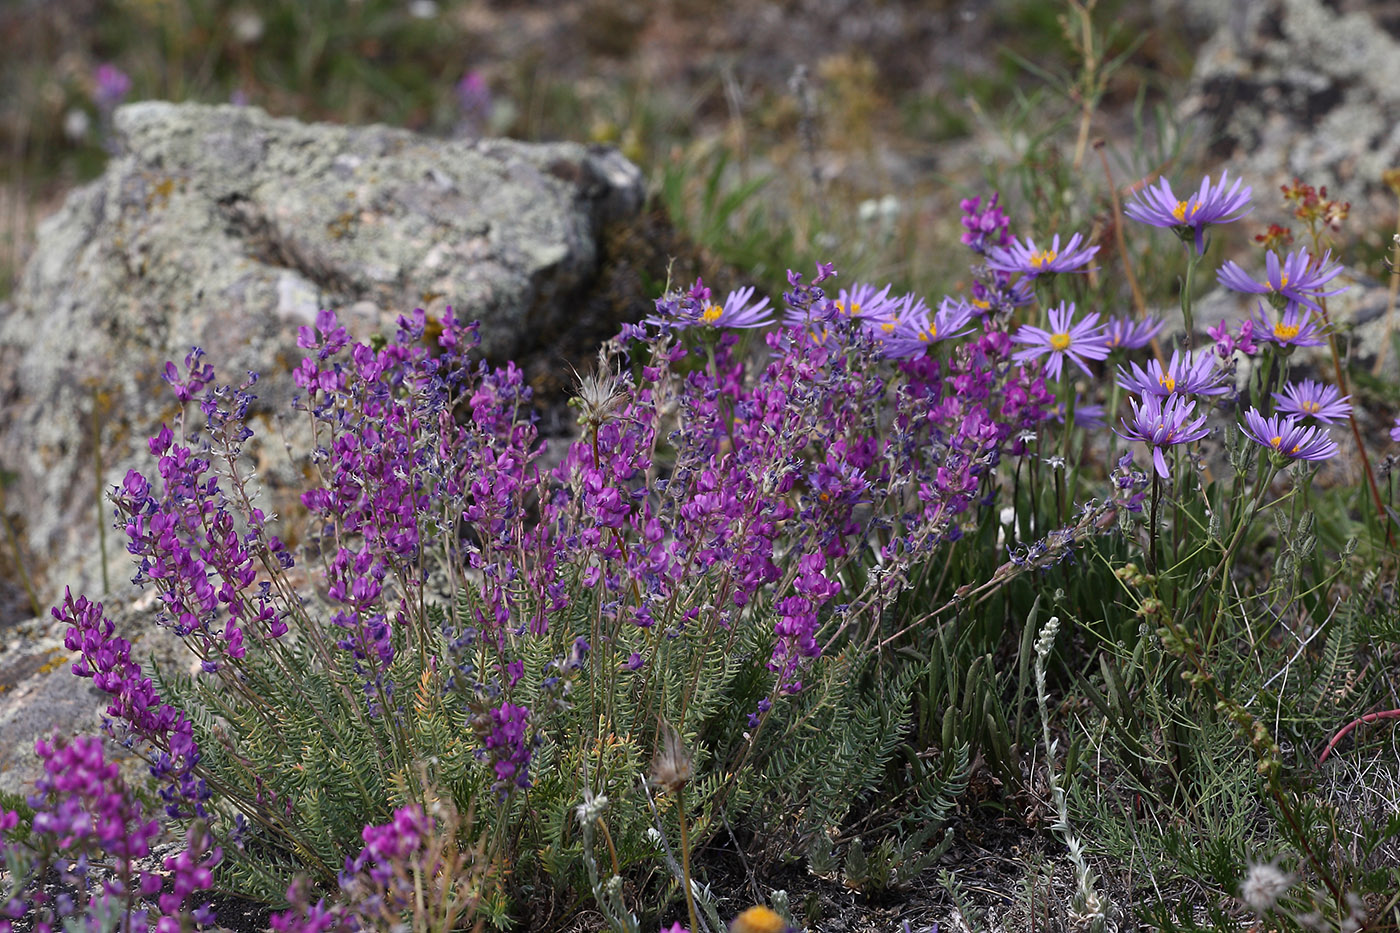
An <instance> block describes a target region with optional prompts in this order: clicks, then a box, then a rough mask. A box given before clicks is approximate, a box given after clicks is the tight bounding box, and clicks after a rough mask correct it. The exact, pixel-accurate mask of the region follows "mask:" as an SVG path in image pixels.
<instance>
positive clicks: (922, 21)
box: [0, 0, 1199, 298]
mask: <svg viewBox="0 0 1400 933" xmlns="http://www.w3.org/2000/svg"><path fill="white" fill-rule="evenodd" d="M1080 6H1088V7H1090V8H1093V9H1092V13H1093V21H1094V23H1095V30H1094V34H1093V36H1092V37H1091V38H1092V41H1093V43H1094V44H1093V47H1092V48H1090V49H1088V52H1089V54H1087V55H1086V49H1085V47H1084V43H1083V38H1084V35H1085V34H1084V33H1083V31H1082V30H1081V29H1080V28H1079V25H1080V24H1079V22H1078V19H1077V18H1076V17H1075V16H1074V15H1073V13H1074V11H1075V10H1076V9H1077V8H1079V7H1080ZM1152 7H1153V5H1149V4H1139V3H1131V2H1127V0H1100V2H1098V3H1088V4H1080V3H1070V4H1067V5H1063V6H1062V5H1060V4H1054V3H1045V2H1043V0H994V2H976V0H968V2H951V0H933V2H928V0H924V2H919V0H890V2H882V3H873V4H872V3H854V2H828V0H782V2H780V0H727V2H709V0H706V2H698V0H663V2H648V0H563V2H530V0H513V2H512V0H494V2H491V0H47V2H45V0H10V2H8V3H6V4H3V5H0V46H3V48H4V49H5V50H6V54H5V55H4V56H2V57H0V89H3V93H0V298H3V297H4V296H6V295H8V294H9V293H10V291H11V290H12V289H13V287H14V283H15V280H16V277H17V275H18V274H19V270H20V269H21V267H22V263H23V261H24V259H25V257H26V254H27V250H28V249H29V248H30V244H31V243H32V239H33V230H34V224H35V222H36V220H37V219H38V218H40V217H42V216H43V215H45V214H47V213H49V212H51V211H52V210H54V209H55V208H56V206H57V205H58V203H60V201H61V198H62V196H63V194H64V192H65V191H66V190H67V189H69V188H70V187H72V186H74V185H76V184H80V183H82V182H84V181H86V180H89V179H91V178H93V177H95V176H96V175H98V174H99V173H100V172H101V170H102V166H103V164H104V162H105V160H106V159H107V158H108V156H109V154H110V153H111V151H112V147H113V141H112V138H111V126H110V123H111V111H112V109H113V107H114V106H115V104H116V103H117V101H118V100H126V101H133V100H142V99H151V98H159V99H166V100H190V101H201V102H206V103H225V102H234V103H246V104H250V105H254V106H258V107H262V108H264V109H266V110H267V111H268V112H270V113H272V114H274V115H279V116H288V117H295V118H297V119H300V120H307V121H311V120H320V121H332V122H341V123H352V124H353V123H368V122H383V123H388V124H392V125H396V126H403V127H407V128H409V129H412V130H415V131H418V132H422V133H427V134H431V135H437V136H442V137H464V136H473V135H505V136H511V137H515V138H518V139H525V140H560V139H563V140H576V141H584V142H598V143H606V144H611V145H616V146H618V147H619V148H621V149H622V151H623V152H625V153H626V154H627V155H628V156H629V157H630V158H631V159H633V160H634V161H636V162H637V163H638V164H639V165H640V166H641V167H642V168H643V169H644V170H645V171H646V172H647V175H648V178H649V179H651V181H652V184H653V190H654V191H655V193H656V195H657V197H658V198H659V199H660V201H661V203H662V204H663V205H664V207H666V208H667V209H668V210H669V212H670V214H671V216H672V218H673V219H674V221H675V223H676V224H677V226H679V227H680V228H681V229H682V231H683V232H685V233H687V234H689V235H690V236H691V237H692V238H694V239H695V240H697V241H698V242H699V244H700V245H701V246H703V247H706V248H707V249H709V250H710V251H711V252H712V253H713V254H714V256H715V258H716V259H718V260H722V261H724V262H727V263H729V264H731V265H733V266H735V267H736V268H737V269H738V270H740V271H741V272H742V273H743V274H747V275H749V276H752V277H753V278H755V279H756V280H758V281H760V282H761V283H764V284H768V285H770V286H778V285H780V283H781V281H782V275H783V272H784V269H785V268H786V267H788V266H798V264H800V263H809V262H810V261H811V260H812V259H814V258H817V257H818V256H820V257H821V258H830V259H834V260H836V261H838V262H839V263H840V264H841V269H842V271H843V273H846V274H847V275H856V276H862V277H870V278H877V277H878V278H882V279H893V280H894V281H896V283H898V284H899V285H900V286H902V287H910V288H914V287H922V288H929V287H931V286H935V285H941V286H943V287H947V286H948V284H949V280H950V277H956V276H957V275H958V274H959V273H960V272H964V273H965V271H966V263H965V259H964V257H963V256H962V255H961V254H960V253H958V252H957V251H954V250H946V249H943V248H942V247H943V246H945V245H947V244H949V243H951V242H954V241H955V240H956V237H957V235H958V233H959V232H960V230H959V227H958V225H957V223H956V216H957V214H956V205H957V201H958V199H959V198H961V197H964V196H967V195H968V194H971V193H976V192H977V191H979V190H981V188H982V185H981V181H982V179H984V178H985V176H986V175H987V174H988V173H989V172H990V171H991V170H992V169H993V167H998V166H999V167H1005V166H1007V165H1020V166H1021V167H1023V168H1024V169H1026V171H1027V172H1028V175H1027V178H1032V177H1034V176H1036V175H1039V176H1040V177H1042V178H1045V177H1050V176H1053V175H1055V174H1059V173H1060V172H1061V171H1062V167H1059V166H1057V165H1056V164H1055V163H1056V162H1057V161H1058V160H1059V156H1058V155H1057V153H1056V152H1055V151H1054V150H1052V149H1051V148H1050V147H1048V146H1045V145H1043V143H1044V140H1046V139H1047V138H1049V137H1050V136H1051V135H1052V134H1053V133H1054V132H1056V131H1057V130H1059V129H1062V128H1063V124H1064V122H1065V121H1076V120H1077V119H1078V117H1079V116H1080V114H1081V113H1082V112H1083V110H1084V102H1085V100H1086V99H1087V100H1089V102H1090V104H1091V105H1092V109H1093V110H1094V124H1093V126H1092V132H1093V134H1094V135H1095V136H1097V135H1115V136H1121V135H1123V134H1127V135H1128V136H1129V137H1132V136H1133V134H1134V133H1138V134H1139V135H1140V134H1141V132H1142V130H1143V128H1144V126H1147V125H1148V124H1149V123H1150V121H1147V120H1146V118H1145V115H1147V114H1150V112H1151V110H1152V108H1153V107H1154V106H1156V105H1159V104H1162V103H1164V102H1168V96H1167V95H1168V89H1169V88H1172V87H1173V86H1175V87H1176V88H1180V87H1181V86H1182V84H1183V80H1182V79H1183V78H1184V77H1185V76H1186V75H1187V74H1188V73H1189V70H1190V67H1191V52H1192V48H1193V43H1194V41H1195V40H1196V39H1197V38H1199V37H1193V36H1191V35H1189V34H1188V33H1186V32H1185V31H1184V30H1182V29H1180V28H1179V27H1173V29H1176V30H1177V31H1172V29H1162V28H1158V27H1156V26H1154V25H1153V24H1154V23H1160V22H1162V20H1161V19H1160V18H1156V19H1154V13H1155V12H1156V11H1154V9H1153V8H1152ZM1067 14H1068V15H1067ZM1115 59H1118V61H1117V62H1115ZM123 79H125V80H123ZM1135 117H1136V119H1137V121H1138V124H1139V125H1138V126H1137V127H1136V129H1135V127H1134V123H1133V121H1134V118H1135ZM1160 129H1161V127H1158V128H1157V129H1156V130H1153V129H1151V128H1150V127H1149V128H1148V132H1150V133H1152V134H1153V135H1154V137H1155V139H1154V142H1155V143H1157V144H1160V143H1162V142H1164V141H1165V142H1167V143H1169V144H1174V143H1175V138H1174V137H1173V138H1172V139H1167V140H1163V139H1162V138H1161V137H1162V136H1163V134H1162V133H1160V132H1159V130H1160ZM1073 135H1074V134H1073V127H1071V132H1070V138H1073ZM1165 135H1168V136H1172V134H1171V133H1170V132H1168V133H1167V134H1165ZM1090 168H1093V170H1094V173H1095V174H1097V171H1098V170H1097V168H1096V167H1095V166H1093V165H1092V164H1091V165H1090ZM1119 181H1120V183H1121V181H1122V180H1121V179H1120V180H1119ZM1041 187H1044V190H1050V188H1049V187H1047V186H1041V185H1039V183H1036V182H1030V183H1029V185H1028V187H1027V189H1026V191H1025V192H1024V193H1025V194H1026V195H1027V196H1028V197H1029V198H1030V200H1031V201H1032V202H1034V199H1035V194H1036V191H1037V190H1039V189H1040V188H1041ZM1033 206H1036V207H1037V208H1038V209H1047V210H1049V211H1051V213H1054V212H1056V211H1058V210H1061V209H1063V205H1053V204H1052V205H1047V204H1040V205H1033ZM1091 209H1092V206H1091Z"/></svg>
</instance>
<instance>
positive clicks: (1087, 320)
mask: <svg viewBox="0 0 1400 933" xmlns="http://www.w3.org/2000/svg"><path fill="white" fill-rule="evenodd" d="M1073 319H1074V302H1072V301H1071V302H1069V303H1068V304H1066V303H1064V302H1061V303H1060V305H1059V307H1056V308H1051V309H1050V329H1049V330H1042V329H1040V328H1039V327H1032V326H1030V325H1029V324H1025V325H1022V326H1021V328H1020V329H1019V330H1018V331H1016V333H1015V334H1013V335H1012V337H1011V339H1012V340H1013V341H1014V342H1016V343H1025V344H1029V345H1030V346H1029V348H1028V349H1025V350H1017V351H1016V352H1015V353H1014V354H1012V358H1013V359H1016V360H1020V361H1022V362H1024V361H1026V360H1033V359H1035V358H1036V357H1038V356H1044V355H1045V354H1047V353H1048V354H1050V359H1049V360H1048V361H1047V362H1046V364H1045V370H1046V372H1048V373H1049V374H1050V375H1051V376H1052V377H1054V378H1056V379H1058V378H1059V377H1060V373H1061V371H1062V370H1063V369H1064V365H1065V358H1066V357H1068V358H1069V359H1071V360H1073V361H1074V363H1075V365H1076V366H1078V367H1079V368H1080V369H1082V370H1083V371H1084V373H1085V375H1093V374H1092V373H1090V372H1089V366H1088V364H1087V363H1086V362H1085V360H1101V359H1104V358H1106V357H1107V356H1108V347H1107V346H1106V345H1105V343H1104V339H1103V326H1102V325H1101V324H1099V323H1098V320H1099V315H1098V313H1097V312H1091V313H1089V314H1086V315H1085V316H1084V320H1082V321H1080V322H1079V323H1078V324H1075V323H1074V322H1073Z"/></svg>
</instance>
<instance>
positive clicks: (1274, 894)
mask: <svg viewBox="0 0 1400 933" xmlns="http://www.w3.org/2000/svg"><path fill="white" fill-rule="evenodd" d="M1291 884H1293V876H1292V875H1290V874H1287V873H1285V872H1283V871H1282V870H1280V869H1279V867H1278V866H1277V865H1275V864H1274V863H1273V862H1266V863H1264V864H1262V865H1250V866H1249V872H1248V873H1247V874H1246V875H1245V876H1244V881H1242V882H1240V900H1242V901H1244V902H1245V904H1247V905H1248V906H1249V907H1250V908H1252V909H1253V910H1254V911H1255V912H1257V913H1261V914H1262V913H1263V912H1264V911H1266V910H1272V909H1273V907H1274V905H1275V904H1277V903H1278V899H1279V898H1280V897H1282V896H1283V894H1284V892H1285V891H1287V890H1288V888H1289V886H1290V885H1291Z"/></svg>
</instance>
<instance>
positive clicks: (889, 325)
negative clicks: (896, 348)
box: [880, 321, 894, 334]
mask: <svg viewBox="0 0 1400 933" xmlns="http://www.w3.org/2000/svg"><path fill="white" fill-rule="evenodd" d="M880 329H881V330H882V331H884V332H885V333H887V334H892V333H894V321H886V322H885V323H883V324H881V325H880Z"/></svg>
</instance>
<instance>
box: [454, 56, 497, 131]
mask: <svg viewBox="0 0 1400 933" xmlns="http://www.w3.org/2000/svg"><path fill="white" fill-rule="evenodd" d="M455 90H456V92H457V106H458V107H459V108H460V109H461V111H462V129H463V131H464V135H472V136H475V135H478V134H479V133H480V132H481V131H482V130H483V129H485V128H486V125H487V124H488V123H489V122H490V119H491V109H492V106H493V103H492V100H491V88H490V87H488V86H487V84H486V78H485V77H483V76H482V74H481V72H479V71H475V70H473V71H468V72H467V73H466V74H464V75H462V79H461V80H460V81H458V82H457V86H456V88H455Z"/></svg>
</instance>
